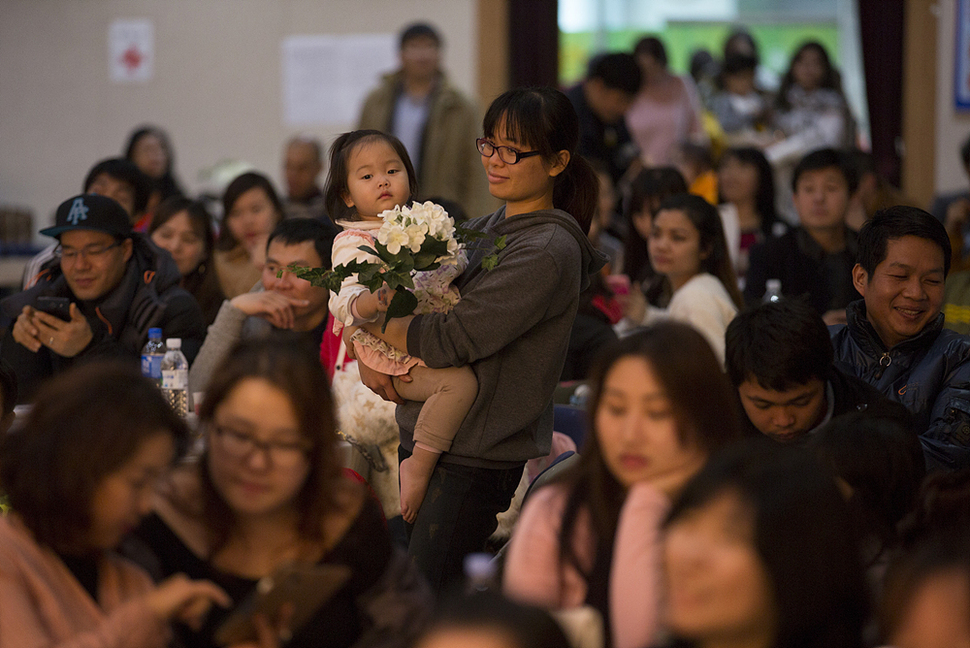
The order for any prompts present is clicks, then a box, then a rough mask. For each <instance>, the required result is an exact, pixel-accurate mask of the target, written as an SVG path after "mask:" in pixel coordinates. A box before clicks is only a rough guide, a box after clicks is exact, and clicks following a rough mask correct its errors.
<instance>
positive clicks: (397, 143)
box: [324, 129, 418, 223]
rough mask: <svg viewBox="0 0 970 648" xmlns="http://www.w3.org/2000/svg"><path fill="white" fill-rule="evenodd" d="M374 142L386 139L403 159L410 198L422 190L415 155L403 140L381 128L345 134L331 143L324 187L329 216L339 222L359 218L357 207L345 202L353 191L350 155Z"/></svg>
mask: <svg viewBox="0 0 970 648" xmlns="http://www.w3.org/2000/svg"><path fill="white" fill-rule="evenodd" d="M372 142H385V143H387V145H388V146H390V147H391V148H392V149H394V152H395V153H397V156H398V157H399V158H401V163H402V164H403V165H404V170H405V171H406V172H407V174H408V189H409V191H410V192H411V195H410V196H409V197H408V200H409V201H410V199H411V198H412V197H413V196H416V195H417V193H418V176H417V174H416V173H415V172H414V165H413V164H411V157H410V156H409V155H408V150H407V149H406V148H405V147H404V144H402V143H401V140H399V139H398V138H396V137H394V136H393V135H390V134H388V133H384V132H382V131H379V130H372V129H361V130H355V131H350V132H349V133H344V134H343V135H341V136H340V137H338V138H337V139H335V140H334V142H333V144H331V145H330V171H329V172H327V186H326V188H325V189H324V198H325V200H326V203H327V215H328V216H330V219H331V220H333V221H334V222H335V223H336V222H337V221H339V220H359V216H358V215H357V210H356V209H355V208H353V207H348V206H347V203H345V202H344V196H345V195H346V194H347V193H348V192H349V187H350V185H349V183H348V182H347V178H348V177H349V176H350V168H349V167H348V166H347V165H348V164H349V162H350V155H351V154H352V153H353V152H354V150H355V149H356V148H357V147H358V146H361V145H362V144H370V143H372ZM401 206H402V207H403V205H401Z"/></svg>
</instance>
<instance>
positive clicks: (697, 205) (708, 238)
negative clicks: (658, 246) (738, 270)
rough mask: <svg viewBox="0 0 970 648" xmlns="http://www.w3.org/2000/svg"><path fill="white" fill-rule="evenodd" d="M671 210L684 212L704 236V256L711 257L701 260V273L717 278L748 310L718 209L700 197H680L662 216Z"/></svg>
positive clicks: (737, 303)
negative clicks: (705, 253) (739, 288)
mask: <svg viewBox="0 0 970 648" xmlns="http://www.w3.org/2000/svg"><path fill="white" fill-rule="evenodd" d="M667 209H669V210H674V211H679V212H682V213H683V214H684V215H685V216H686V217H687V220H689V221H690V222H691V224H692V225H693V226H694V228H695V229H697V233H698V234H699V235H700V245H699V247H700V252H701V253H704V252H707V256H706V257H705V258H703V259H701V265H700V269H701V272H707V273H710V274H712V275H714V276H715V277H717V278H718V280H719V281H720V282H721V284H722V285H723V286H724V290H726V291H727V294H728V295H729V296H730V297H731V301H733V302H734V305H735V306H737V307H738V309H741V308H744V297H742V296H741V291H739V290H738V278H737V275H735V274H734V266H733V265H732V264H731V256H730V254H729V253H728V249H727V241H726V240H725V238H724V225H723V224H722V223H721V216H720V214H718V212H717V208H716V207H715V206H714V205H712V204H711V203H709V202H707V201H706V200H704V199H703V198H701V197H700V196H695V195H693V194H678V195H676V196H670V197H669V198H666V199H665V200H664V201H663V202H662V203H660V209H659V210H658V214H659V212H661V211H664V210H667Z"/></svg>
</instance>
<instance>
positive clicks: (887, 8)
mask: <svg viewBox="0 0 970 648" xmlns="http://www.w3.org/2000/svg"><path fill="white" fill-rule="evenodd" d="M857 2H858V6H859V28H860V31H861V32H862V64H863V69H864V70H865V75H866V96H867V97H868V101H869V126H870V131H871V132H872V155H873V157H874V158H875V161H876V169H878V171H879V174H880V175H882V176H883V177H884V178H886V179H887V180H889V181H890V182H891V183H892V184H893V185H894V186H896V187H898V186H899V184H900V159H899V155H898V153H897V152H896V140H897V138H899V137H901V136H902V133H903V118H902V105H903V36H904V34H903V25H904V19H905V16H904V4H905V3H904V0H857ZM927 100H928V101H933V97H928V98H927Z"/></svg>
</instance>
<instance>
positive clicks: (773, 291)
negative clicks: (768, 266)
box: [761, 279, 781, 304]
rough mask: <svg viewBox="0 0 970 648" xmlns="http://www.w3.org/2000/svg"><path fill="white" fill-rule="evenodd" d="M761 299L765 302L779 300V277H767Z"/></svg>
mask: <svg viewBox="0 0 970 648" xmlns="http://www.w3.org/2000/svg"><path fill="white" fill-rule="evenodd" d="M761 301H762V302H763V303H765V304H767V303H768V302H777V301H781V279H769V280H768V281H766V282H765V296H764V297H763V298H762V299H761Z"/></svg>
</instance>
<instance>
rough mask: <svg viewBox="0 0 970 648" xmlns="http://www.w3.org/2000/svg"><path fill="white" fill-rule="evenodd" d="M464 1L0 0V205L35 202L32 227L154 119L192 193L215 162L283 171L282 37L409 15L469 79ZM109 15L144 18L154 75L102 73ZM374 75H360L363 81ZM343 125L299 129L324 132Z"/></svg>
mask: <svg viewBox="0 0 970 648" xmlns="http://www.w3.org/2000/svg"><path fill="white" fill-rule="evenodd" d="M478 12H479V7H478V2H477V1H476V0H420V1H419V2H418V1H409V2H394V3H392V2H385V1H383V0H324V1H319V0H165V2H157V1H150V0H84V1H78V0H2V1H0V204H4V205H11V204H13V205H23V206H28V207H30V208H32V209H33V210H34V213H35V228H39V227H43V226H45V225H46V223H47V222H49V220H50V218H51V216H50V215H51V214H52V213H53V210H54V209H55V208H56V206H57V204H58V203H59V202H60V201H61V200H63V199H64V198H67V197H68V196H70V195H72V194H74V193H77V192H79V191H80V190H81V184H82V181H83V179H84V174H85V173H86V171H87V169H88V168H89V167H90V166H91V165H92V164H93V163H94V162H95V161H97V160H99V159H101V158H104V157H108V156H112V155H119V154H120V153H121V152H122V151H121V149H122V147H123V146H124V144H125V141H126V139H127V135H128V133H129V132H130V131H131V130H132V129H133V128H134V127H136V126H137V125H139V124H142V123H145V122H150V123H155V124H158V125H161V126H163V127H164V128H165V129H166V130H168V132H169V134H170V136H171V137H172V140H173V143H174V147H175V149H176V154H177V159H176V172H177V175H178V176H179V178H180V179H181V180H182V182H183V184H185V185H186V188H187V189H188V190H190V191H196V190H197V189H198V188H199V182H198V173H199V171H200V170H201V169H204V168H206V167H209V166H211V165H213V164H214V163H216V162H217V161H219V160H221V159H224V158H238V159H241V160H245V161H247V162H250V163H252V164H253V165H255V166H256V168H258V169H260V170H262V171H264V172H266V173H268V174H269V175H270V176H271V177H272V178H273V179H274V180H275V181H277V182H279V181H280V180H281V172H280V149H281V145H282V143H283V142H284V141H285V140H286V138H287V137H288V136H290V135H291V134H292V129H290V128H288V127H287V126H286V125H284V124H283V121H282V105H281V98H280V97H281V84H280V43H281V40H282V39H283V38H284V37H286V36H289V35H294V34H345V33H378V32H386V33H396V32H397V31H398V30H399V29H400V27H401V26H402V25H404V24H407V23H409V22H413V21H416V20H428V21H432V22H433V23H434V24H435V25H437V26H438V27H439V28H440V29H441V31H442V33H443V35H444V38H445V51H444V57H445V67H446V69H447V70H448V72H449V74H450V76H451V78H452V81H453V82H454V83H455V84H456V85H458V86H459V87H460V88H461V89H463V90H465V91H466V92H468V93H469V94H471V95H472V96H474V95H475V94H476V93H475V89H476V88H477V87H478V69H479V68H478V42H479V40H478V32H477V23H478V20H477V18H478ZM119 18H150V19H151V20H152V21H153V22H154V29H155V75H154V78H153V80H152V81H150V82H148V83H146V84H124V85H119V84H114V83H111V82H110V81H109V78H108V62H107V35H108V27H109V25H110V24H111V22H112V21H113V20H115V19H119ZM375 82H376V79H361V83H364V84H367V85H368V86H370V85H373V84H374V83H375ZM351 126H353V124H344V125H339V126H333V127H328V128H323V127H320V128H317V129H312V128H311V129H307V130H309V132H313V133H316V134H317V135H319V136H322V137H323V138H325V139H326V140H327V141H329V140H332V139H333V137H334V135H335V134H337V133H339V132H341V131H343V130H346V129H347V128H349V127H351Z"/></svg>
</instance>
